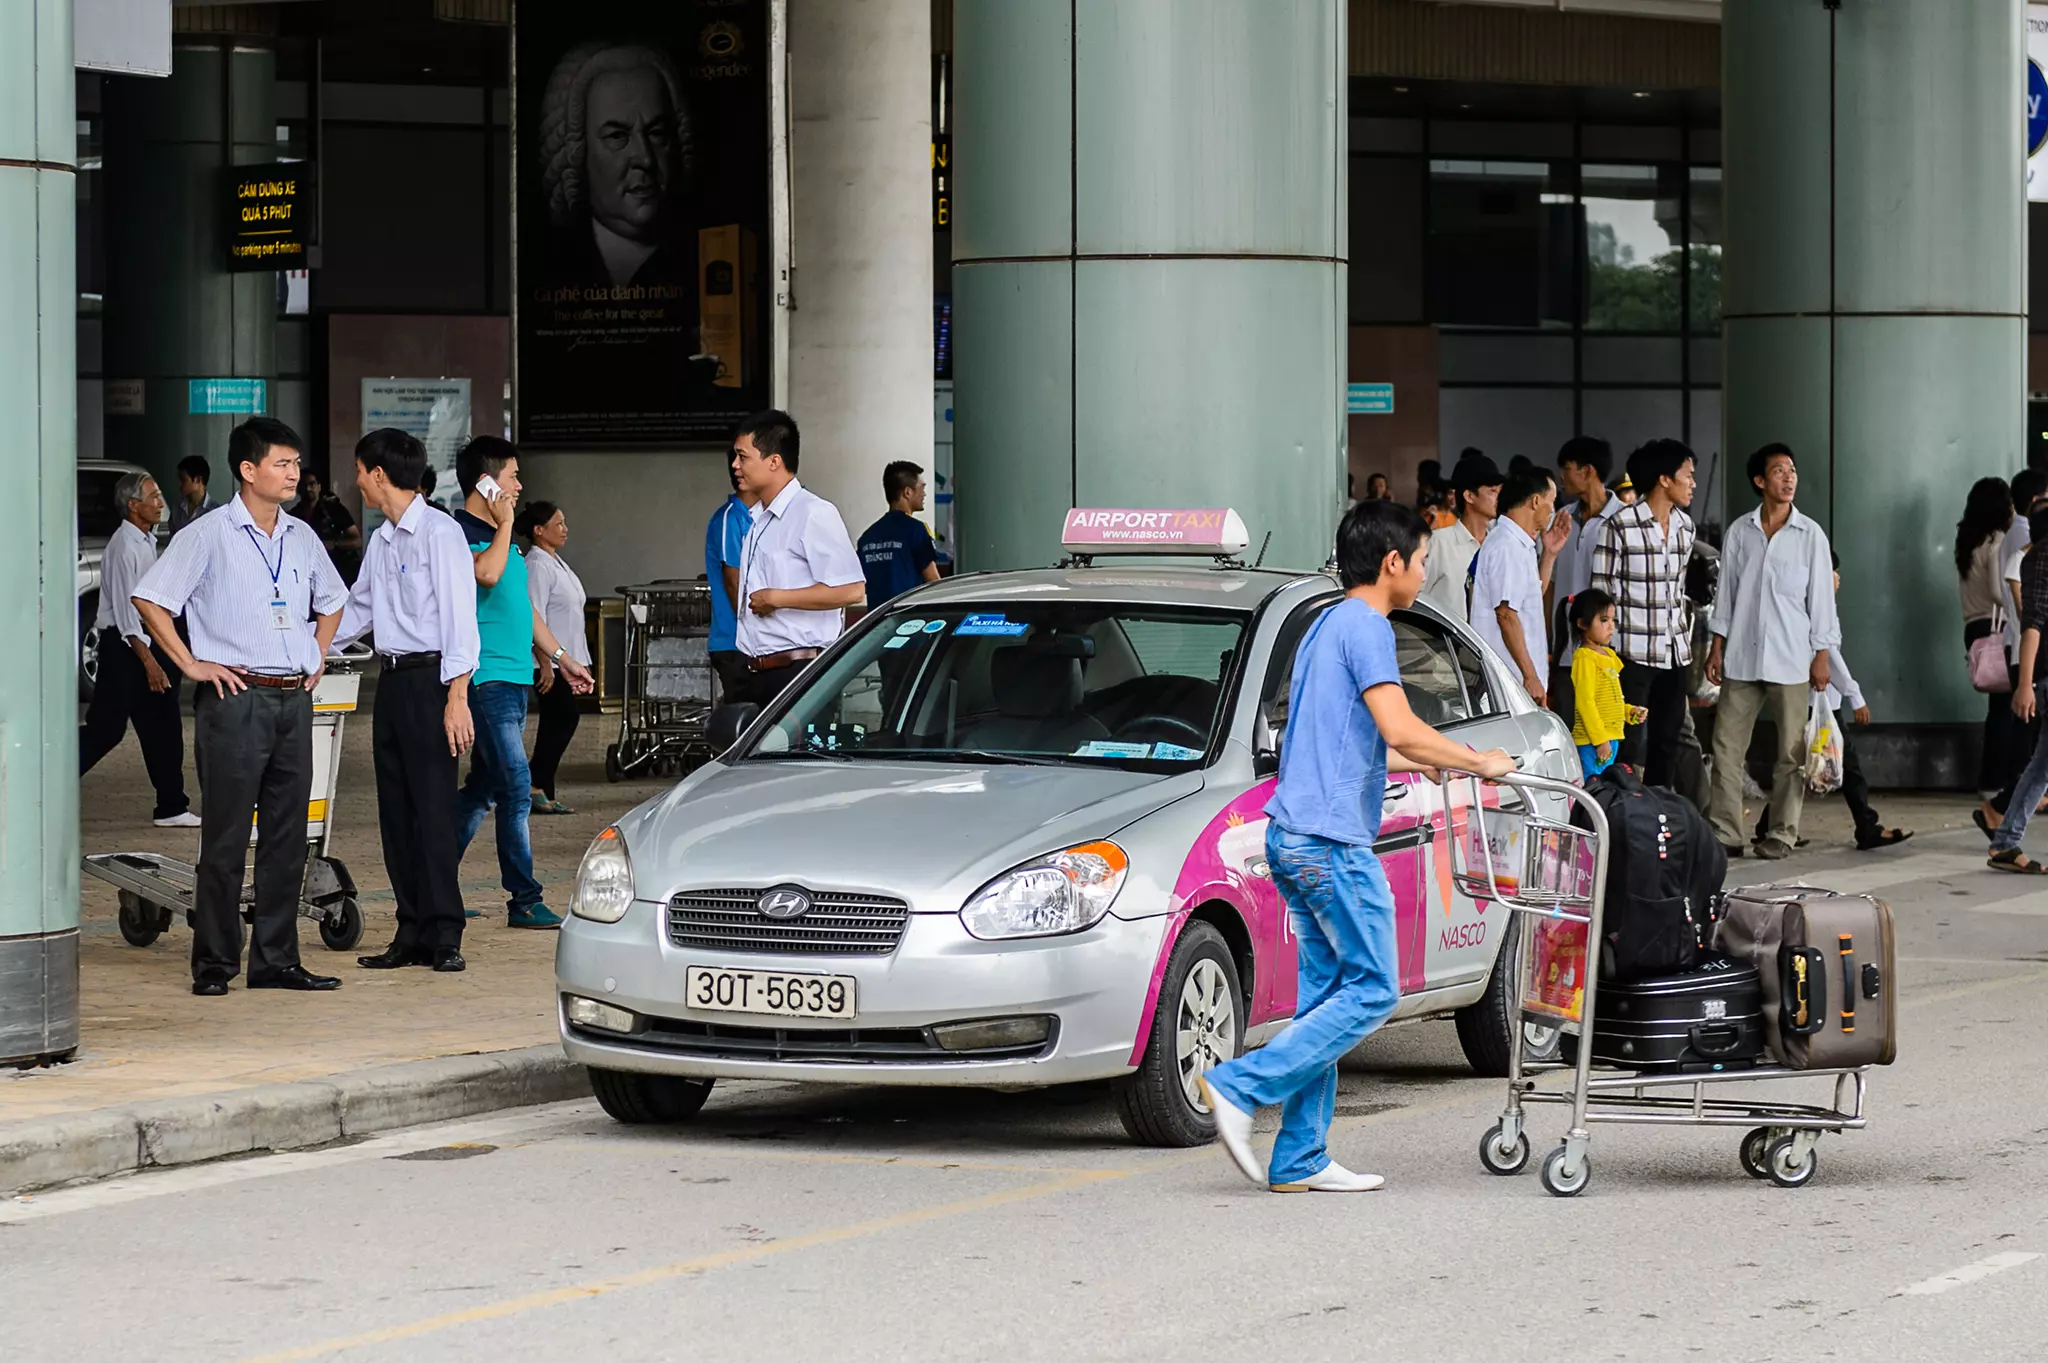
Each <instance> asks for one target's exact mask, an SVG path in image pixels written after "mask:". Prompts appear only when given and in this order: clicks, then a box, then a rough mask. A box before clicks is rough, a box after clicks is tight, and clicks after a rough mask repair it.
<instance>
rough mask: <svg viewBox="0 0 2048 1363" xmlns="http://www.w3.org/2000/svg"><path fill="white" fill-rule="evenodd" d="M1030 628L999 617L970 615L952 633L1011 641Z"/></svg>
mask: <svg viewBox="0 0 2048 1363" xmlns="http://www.w3.org/2000/svg"><path fill="white" fill-rule="evenodd" d="M1030 628H1031V626H1029V625H1026V624H1021V623H1017V622H1014V621H1011V620H1007V619H1005V618H1004V617H1003V616H1001V615H970V616H968V617H967V618H966V619H965V620H962V621H961V622H960V625H959V628H957V629H955V630H954V631H953V633H954V634H955V635H956V636H958V635H963V634H985V635H990V636H992V637H995V638H1000V639H1013V638H1016V637H1017V636H1018V635H1020V634H1022V633H1024V631H1025V630H1027V629H1030Z"/></svg>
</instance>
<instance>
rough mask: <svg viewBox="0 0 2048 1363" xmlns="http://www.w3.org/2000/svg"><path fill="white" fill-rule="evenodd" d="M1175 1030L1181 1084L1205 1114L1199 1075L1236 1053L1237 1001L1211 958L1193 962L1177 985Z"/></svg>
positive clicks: (1188, 1098) (1175, 1046)
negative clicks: (1178, 998)
mask: <svg viewBox="0 0 2048 1363" xmlns="http://www.w3.org/2000/svg"><path fill="white" fill-rule="evenodd" d="M1177 1021H1178V1026H1177V1027H1176V1028H1175V1031H1174V1052H1175V1056H1176V1058H1177V1059H1178V1061H1179V1064H1180V1087H1181V1092H1182V1094H1183V1095H1185V1096H1186V1098H1187V1100H1188V1103H1189V1105H1190V1106H1192V1107H1193V1108H1194V1109H1195V1111H1197V1112H1202V1113H1206V1112H1208V1110H1209V1105H1208V1104H1207V1103H1206V1102H1204V1101H1203V1100H1202V1089H1201V1085H1200V1084H1199V1083H1198V1082H1197V1081H1198V1080H1199V1079H1200V1078H1201V1077H1202V1075H1204V1074H1206V1073H1207V1072H1208V1071H1209V1070H1211V1069H1213V1068H1215V1067H1216V1066H1218V1065H1220V1064H1222V1063H1223V1062H1224V1061H1226V1060H1228V1059H1230V1058H1231V1057H1232V1056H1234V1055H1236V1054H1237V1000H1236V999H1234V998H1233V997H1231V991H1230V981H1229V980H1228V979H1227V978H1225V976H1224V974H1223V967H1222V966H1219V965H1218V964H1216V962H1214V961H1211V960H1200V961H1196V962H1195V966H1194V969H1192V970H1190V971H1189V972H1188V977H1187V979H1186V980H1185V981H1183V982H1182V984H1181V987H1180V1016H1179V1018H1178V1019H1177Z"/></svg>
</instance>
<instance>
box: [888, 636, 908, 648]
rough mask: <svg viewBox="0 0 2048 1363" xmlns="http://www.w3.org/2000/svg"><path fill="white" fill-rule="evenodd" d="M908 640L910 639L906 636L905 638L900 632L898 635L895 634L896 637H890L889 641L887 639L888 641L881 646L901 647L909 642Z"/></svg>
mask: <svg viewBox="0 0 2048 1363" xmlns="http://www.w3.org/2000/svg"><path fill="white" fill-rule="evenodd" d="M909 642H910V640H909V639H908V638H906V637H904V636H903V635H900V634H899V635H897V636H896V637H895V638H894V639H891V640H890V641H889V642H888V643H886V644H883V645H882V647H883V648H901V647H903V646H904V645H905V644H907V643H909Z"/></svg>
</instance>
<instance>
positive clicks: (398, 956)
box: [356, 942, 434, 970]
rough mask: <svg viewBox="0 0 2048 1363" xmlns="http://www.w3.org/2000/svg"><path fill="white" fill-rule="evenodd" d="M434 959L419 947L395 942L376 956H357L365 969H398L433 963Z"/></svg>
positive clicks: (357, 959)
mask: <svg viewBox="0 0 2048 1363" xmlns="http://www.w3.org/2000/svg"><path fill="white" fill-rule="evenodd" d="M433 959H434V958H433V957H432V956H430V955H428V954H427V953H426V952H424V951H421V950H420V949H419V948H418V947H412V946H403V945H401V944H399V943H397V942H393V943H392V944H391V945H390V946H388V947H385V948H384V950H383V951H381V952H379V953H378V954H377V955H375V956H358V957H356V964H357V965H359V966H361V967H362V968H363V969H365V970H398V969H401V968H403V967H405V966H409V965H432V964H433Z"/></svg>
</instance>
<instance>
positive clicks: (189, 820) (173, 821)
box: [152, 809, 199, 828]
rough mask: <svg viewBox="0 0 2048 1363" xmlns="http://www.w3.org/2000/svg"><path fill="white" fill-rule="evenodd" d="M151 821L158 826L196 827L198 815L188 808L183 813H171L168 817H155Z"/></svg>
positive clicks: (197, 825)
mask: <svg viewBox="0 0 2048 1363" xmlns="http://www.w3.org/2000/svg"><path fill="white" fill-rule="evenodd" d="M152 822H153V823H155V824H156V826H157V827H158V828H197V827H199V816H198V815H197V814H194V813H193V812H192V811H191V810H189V809H188V810H186V811H185V812H184V813H183V814H173V815H171V817H170V818H168V819H155V820H152Z"/></svg>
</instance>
